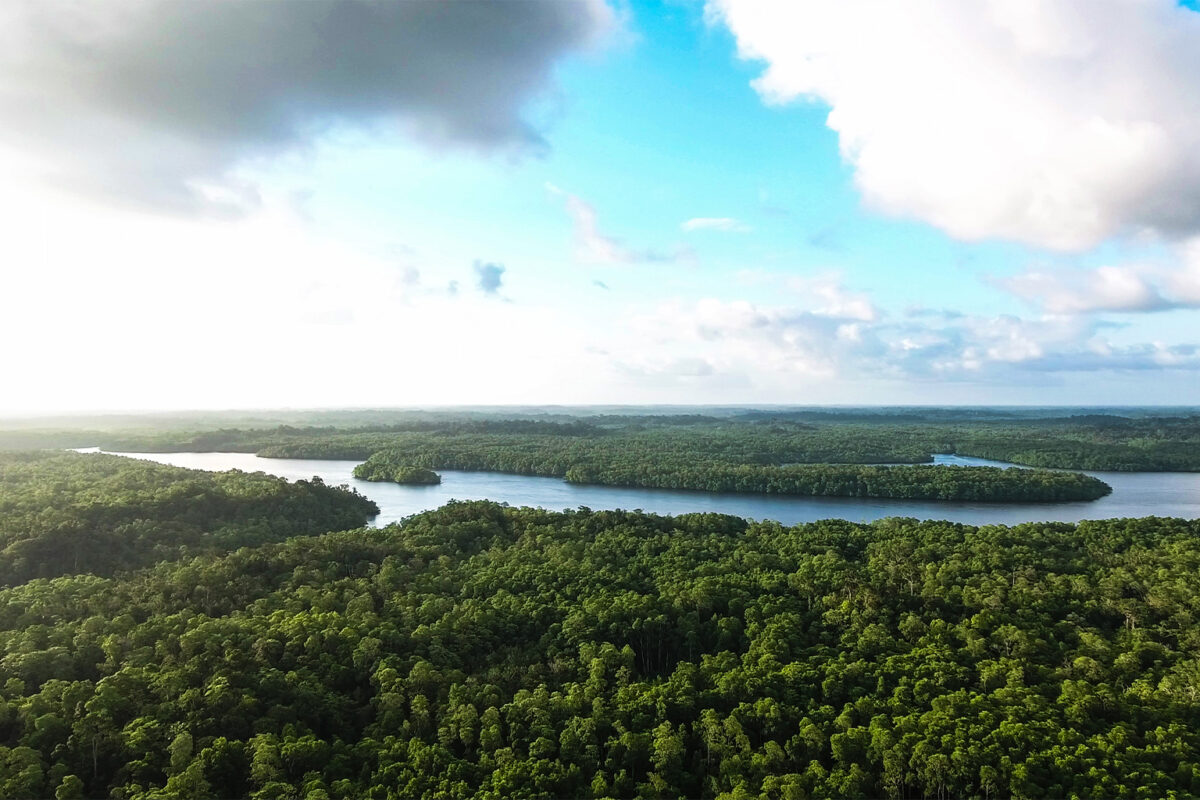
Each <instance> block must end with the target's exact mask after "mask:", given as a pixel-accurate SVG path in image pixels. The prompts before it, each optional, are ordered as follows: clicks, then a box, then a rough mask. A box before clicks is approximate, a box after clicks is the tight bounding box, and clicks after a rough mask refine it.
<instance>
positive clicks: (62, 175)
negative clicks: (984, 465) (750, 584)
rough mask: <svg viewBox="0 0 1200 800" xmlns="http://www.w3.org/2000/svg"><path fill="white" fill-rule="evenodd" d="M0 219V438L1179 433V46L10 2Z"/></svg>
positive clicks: (988, 6) (486, 4) (1185, 329)
mask: <svg viewBox="0 0 1200 800" xmlns="http://www.w3.org/2000/svg"><path fill="white" fill-rule="evenodd" d="M626 34H628V35H626ZM713 41H717V42H718V43H719V44H720V46H719V47H714V46H713ZM748 71H750V72H752V73H754V77H747V72H748ZM560 187H563V188H560ZM0 214H3V215H4V217H5V218H6V219H7V220H8V222H9V230H8V235H7V237H6V241H5V243H4V244H3V245H0V247H3V251H2V253H0V254H2V255H3V256H4V258H3V262H4V264H5V266H0V336H4V337H5V339H6V340H7V341H22V342H24V343H25V346H24V347H23V348H21V349H19V350H17V349H14V350H13V351H12V352H10V353H9V354H7V355H6V357H5V363H4V364H3V365H2V367H3V369H4V371H5V373H7V374H9V375H12V376H16V378H17V379H16V380H13V381H12V383H13V385H15V386H18V387H21V388H20V389H19V390H18V391H17V392H15V393H14V394H13V397H11V398H8V399H5V400H3V401H0V402H3V403H5V405H2V406H0V411H2V410H6V409H21V410H26V411H28V410H38V409H42V408H46V409H50V408H78V407H84V406H87V407H92V408H100V407H125V408H128V407H136V406H139V405H140V406H142V407H148V406H153V405H159V406H165V407H171V406H175V407H178V406H186V405H195V404H196V403H197V402H200V403H201V404H204V405H217V406H231V405H306V404H307V405H339V404H341V405H346V404H354V405H362V404H390V405H395V404H411V403H453V402H471V403H491V402H495V403H504V402H514V403H544V402H718V403H726V402H738V403H753V402H772V403H778V402H804V403H814V402H815V403H820V402H841V403H847V402H849V403H860V402H940V401H944V402H956V403H962V402H974V403H988V402H993V403H994V402H1003V403H1012V402H1018V403H1019V402H1047V401H1053V402H1072V403H1079V402H1130V401H1139V400H1140V401H1146V402H1181V403H1186V402H1195V401H1196V399H1197V397H1198V395H1197V394H1196V390H1197V389H1200V382H1198V381H1200V341H1198V337H1197V333H1196V332H1197V331H1200V326H1198V325H1197V324H1196V323H1197V315H1198V314H1200V14H1198V13H1196V12H1194V11H1191V10H1189V9H1187V8H1183V7H1181V6H1179V5H1177V4H1175V3H1174V2H1171V0H1089V1H1088V2H1082V1H1081V0H984V1H983V2H979V3H969V4H963V3H955V2H950V1H949V0H940V1H939V0H917V1H916V2H914V3H907V4H903V5H902V6H898V5H896V4H891V3H887V2H883V0H846V1H845V2H841V3H821V2H815V0H811V1H810V0H796V2H792V3H778V2H769V0H706V2H705V3H704V4H699V3H695V4H691V5H687V4H684V5H682V6H678V5H670V4H668V5H666V6H664V5H659V4H656V3H652V2H649V0H645V1H643V0H629V1H628V2H620V3H618V2H615V0H613V1H612V2H605V0H524V1H523V2H520V3H509V2H499V1H497V0H454V1H452V2H451V1H445V2H420V3H392V2H370V1H364V2H359V1H358V0H304V2H287V0H259V1H256V2H237V1H236V0H230V1H229V2H221V3H205V4H201V3H197V2H194V1H193V0H112V2H109V3H104V4H98V3H85V2H77V1H76V0H11V2H8V3H4V4H3V5H2V6H0ZM831 242H834V243H835V244H832V245H831V244H830V243H831ZM497 301H500V302H497ZM51 318H53V319H55V320H60V322H59V323H56V324H54V325H46V324H45V323H46V320H47V319H51ZM30 330H39V331H40V332H41V333H40V334H39V336H36V337H30V336H28V332H29V331H30ZM147 331H154V332H155V335H154V337H152V338H153V341H147V334H146V332H147ZM282 332H286V336H287V338H294V339H295V340H297V341H304V342H305V343H306V348H307V350H295V351H291V350H287V349H286V348H283V349H284V350H287V352H286V354H279V355H278V357H277V361H278V363H277V364H275V365H274V366H272V367H270V368H268V367H265V366H264V365H263V363H262V359H261V358H260V356H259V355H258V354H260V353H261V352H263V351H264V350H263V349H264V348H266V349H268V350H270V351H271V352H277V351H279V350H280V349H281V340H282V338H283V337H282V336H281V333H282ZM434 332H435V333H436V335H431V333H434ZM426 340H428V341H431V342H437V343H438V345H439V346H441V347H445V348H447V350H446V353H447V354H448V355H445V357H442V358H439V357H438V354H437V352H435V350H433V349H430V350H422V351H416V350H414V349H412V348H407V349H404V350H402V351H399V352H392V353H388V354H387V356H386V358H383V359H382V361H381V360H380V359H379V358H377V357H376V355H375V354H373V353H372V352H371V350H370V349H364V348H361V347H355V348H349V349H348V348H347V347H346V346H345V343H346V342H359V343H362V342H392V341H408V342H418V341H426ZM114 353H115V354H117V356H116V357H115V360H114V357H113V356H112V354H114ZM146 360H151V361H153V362H154V363H155V364H157V365H159V367H158V369H157V370H156V371H153V374H151V371H147V370H146V369H144V368H140V367H139V364H140V363H142V362H144V361H146ZM176 361H178V362H179V363H180V364H185V365H186V366H178V367H175V366H171V365H172V364H175V362H176ZM309 361H312V362H313V363H336V364H338V365H339V366H340V367H341V368H342V369H343V370H345V371H346V372H347V374H350V373H354V374H370V375H373V376H374V378H373V380H372V381H371V382H369V385H367V386H362V385H361V384H354V382H351V383H350V384H348V383H345V382H333V381H330V382H323V383H322V385H321V386H313V385H305V384H304V383H303V382H299V381H298V380H297V379H296V377H295V376H297V375H300V374H303V373H304V372H305V370H306V366H305V365H306V364H307V363H309ZM379 363H385V364H386V365H387V368H386V369H383V370H380V369H379ZM104 364H109V365H110V366H108V367H101V365H104ZM518 373H519V374H520V375H521V376H522V377H521V379H520V381H515V380H512V379H511V375H513V374H518ZM197 375H199V376H204V377H202V379H200V380H197V379H196V378H195V376H197ZM1151 375H1152V376H1153V377H1154V379H1155V380H1156V381H1158V382H1160V383H1162V385H1163V386H1164V388H1163V390H1162V395H1161V396H1154V397H1151V396H1147V392H1146V379H1147V376H1151ZM235 379H236V380H235ZM81 382H82V383H81ZM351 384H353V385H351ZM80 385H86V386H89V387H91V388H90V389H89V390H88V391H89V392H90V393H91V394H90V395H89V396H88V397H83V398H81V397H80V395H79V392H78V389H77V387H78V386H80ZM172 387H175V388H172ZM343 389H344V390H345V391H344V392H343V393H339V391H342V390H343ZM363 391H366V392H370V393H371V394H369V395H362V394H355V392H357V393H361V392H363ZM205 392H208V394H205ZM481 392H482V393H483V394H481ZM197 398H201V399H200V400H199V401H198V400H197ZM143 401H144V402H143Z"/></svg>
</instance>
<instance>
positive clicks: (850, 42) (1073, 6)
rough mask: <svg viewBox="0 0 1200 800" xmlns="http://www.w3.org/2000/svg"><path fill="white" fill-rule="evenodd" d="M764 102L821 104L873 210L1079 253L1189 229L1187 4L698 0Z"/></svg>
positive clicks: (1197, 166) (1196, 184)
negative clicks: (754, 63) (723, 28)
mask: <svg viewBox="0 0 1200 800" xmlns="http://www.w3.org/2000/svg"><path fill="white" fill-rule="evenodd" d="M708 13H709V17H710V19H712V20H714V21H720V22H722V23H724V24H725V25H727V26H728V27H729V29H730V30H731V31H732V32H733V34H734V35H735V36H736V38H737V42H738V48H739V52H740V54H741V55H742V56H743V57H745V58H748V59H756V60H762V61H764V62H766V69H765V71H764V72H763V74H762V75H761V76H760V77H759V78H758V79H757V80H756V81H755V82H754V85H755V88H756V89H757V90H758V91H759V93H760V94H761V95H762V97H763V98H764V99H765V100H766V101H767V102H770V103H788V102H792V101H795V100H798V99H810V100H816V101H819V102H823V103H826V104H828V105H829V107H830V112H829V117H828V125H829V127H830V128H831V129H833V130H834V131H836V132H837V134H838V136H839V141H840V146H841V151H842V154H843V156H844V157H845V159H846V160H847V161H848V162H849V163H850V164H851V165H852V167H853V169H854V176H855V181H856V183H857V186H858V188H859V190H860V191H861V192H862V194H863V196H864V198H865V200H866V202H867V203H868V204H869V205H870V206H871V207H873V208H876V209H879V210H882V211H884V212H886V213H890V214H895V215H899V216H905V217H912V218H916V219H920V220H924V221H926V222H929V223H932V224H933V225H936V226H938V227H939V228H942V229H943V230H945V231H947V232H948V233H950V234H951V235H953V236H956V237H959V238H962V239H968V240H977V239H985V238H992V237H1000V238H1007V239H1014V240H1019V241H1023V242H1028V243H1032V244H1035V245H1039V246H1044V247H1049V248H1055V249H1061V250H1080V249H1085V248H1087V247H1090V246H1092V245H1094V244H1096V243H1097V242H1098V241H1100V240H1102V239H1104V238H1106V237H1109V236H1112V235H1116V234H1121V233H1129V232H1142V231H1152V232H1155V233H1160V234H1165V235H1169V236H1174V235H1185V234H1190V233H1195V232H1200V14H1197V13H1195V12H1193V11H1190V10H1188V9H1185V8H1182V7H1179V6H1178V5H1177V4H1176V3H1175V2H1173V0H980V2H972V3H960V2H953V0H916V1H915V2H910V3H893V2H888V0H842V2H837V3H827V2H820V1H819V0H796V1H795V2H792V3H788V4H781V3H777V2H772V0H709V4H708Z"/></svg>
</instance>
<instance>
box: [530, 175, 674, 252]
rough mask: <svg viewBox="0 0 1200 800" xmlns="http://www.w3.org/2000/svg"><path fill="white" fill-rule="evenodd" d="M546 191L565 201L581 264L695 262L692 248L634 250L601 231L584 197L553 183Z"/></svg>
mask: <svg viewBox="0 0 1200 800" xmlns="http://www.w3.org/2000/svg"><path fill="white" fill-rule="evenodd" d="M546 191H548V192H550V194H552V195H555V196H556V197H561V198H563V203H564V204H565V205H566V208H567V213H568V214H569V215H570V216H571V221H572V222H573V223H574V237H575V254H576V257H578V258H579V260H580V261H584V262H588V263H592V264H641V263H648V262H652V263H672V262H677V261H691V260H694V259H695V253H694V252H693V251H692V249H691V248H689V247H676V248H675V249H674V250H671V251H670V252H662V251H658V250H649V249H647V250H632V249H630V248H628V247H626V246H625V245H624V244H623V243H622V242H621V241H620V240H619V239H615V238H613V237H612V236H609V235H607V234H604V233H601V232H600V227H599V224H598V223H597V219H596V209H595V208H593V207H592V205H591V204H590V203H588V202H587V201H586V200H584V199H583V198H582V197H579V196H578V195H574V194H571V193H570V192H567V191H564V190H562V189H560V188H559V187H557V186H555V185H554V184H552V183H547V184H546Z"/></svg>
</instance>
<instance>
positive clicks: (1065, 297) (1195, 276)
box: [993, 237, 1200, 314]
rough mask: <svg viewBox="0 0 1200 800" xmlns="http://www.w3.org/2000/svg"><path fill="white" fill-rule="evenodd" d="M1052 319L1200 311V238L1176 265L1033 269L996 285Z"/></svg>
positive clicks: (1179, 252)
mask: <svg viewBox="0 0 1200 800" xmlns="http://www.w3.org/2000/svg"><path fill="white" fill-rule="evenodd" d="M993 283H995V284H996V285H997V286H999V287H1000V288H1002V289H1005V290H1006V291H1008V292H1011V293H1012V294H1014V295H1016V296H1017V297H1019V298H1021V299H1022V300H1025V301H1026V302H1028V303H1030V304H1032V305H1035V306H1037V307H1039V308H1041V309H1042V310H1044V311H1046V312H1049V313H1052V314H1087V313H1093V312H1100V311H1113V312H1127V313H1132V312H1152V311H1169V310H1172V309H1181V308H1200V237H1194V238H1193V239H1191V240H1189V241H1187V242H1184V243H1183V244H1182V245H1181V246H1180V247H1179V248H1177V255H1176V257H1175V258H1174V259H1173V263H1171V264H1170V265H1169V266H1168V265H1161V264H1124V265H1115V266H1112V265H1110V266H1102V267H1096V268H1094V269H1060V270H1047V269H1033V270H1027V271H1025V272H1023V273H1021V274H1018V275H1014V276H1012V277H1009V278H997V279H995V280H994V281H993Z"/></svg>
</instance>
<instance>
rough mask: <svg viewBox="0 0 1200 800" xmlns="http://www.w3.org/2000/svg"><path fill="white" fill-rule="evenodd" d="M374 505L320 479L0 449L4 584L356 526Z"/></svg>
mask: <svg viewBox="0 0 1200 800" xmlns="http://www.w3.org/2000/svg"><path fill="white" fill-rule="evenodd" d="M378 513H379V508H378V507H377V506H376V505H375V503H374V502H372V501H371V500H368V499H367V498H365V497H363V496H362V495H360V494H357V493H355V492H352V491H348V490H346V489H341V488H334V487H330V486H326V485H325V484H324V483H322V482H321V480H320V479H319V478H314V479H313V480H311V481H297V482H296V483H288V482H287V481H285V480H283V479H282V478H276V477H273V476H270V475H266V474H264V473H261V472H259V473H244V472H238V471H236V470H235V471H232V472H220V473H213V472H201V471H198V470H188V469H180V468H178V467H168V466H164V465H162V464H155V463H153V462H150V461H142V460H138V459H131V458H121V457H119V456H109V455H101V454H96V453H93V454H87V455H83V454H79V453H53V452H41V453H0V585H4V584H13V583H20V582H22V581H26V580H29V579H31V578H41V577H53V576H55V575H66V574H71V573H79V572H89V573H94V574H97V575H110V574H112V573H114V572H116V571H119V570H124V569H131V568H135V567H142V566H148V565H150V564H153V563H155V562H157V561H161V560H164V559H169V558H179V557H181V556H184V555H193V554H198V553H217V552H221V553H223V552H227V551H229V550H234V549H236V548H238V547H241V546H244V545H254V544H262V543H265V542H272V541H279V540H282V539H285V538H288V537H290V536H296V535H298V534H312V533H323V532H325V531H328V530H336V529H340V528H350V527H357V526H359V525H362V524H364V523H365V522H366V521H367V519H368V518H369V517H371V516H374V515H375V514H378Z"/></svg>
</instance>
